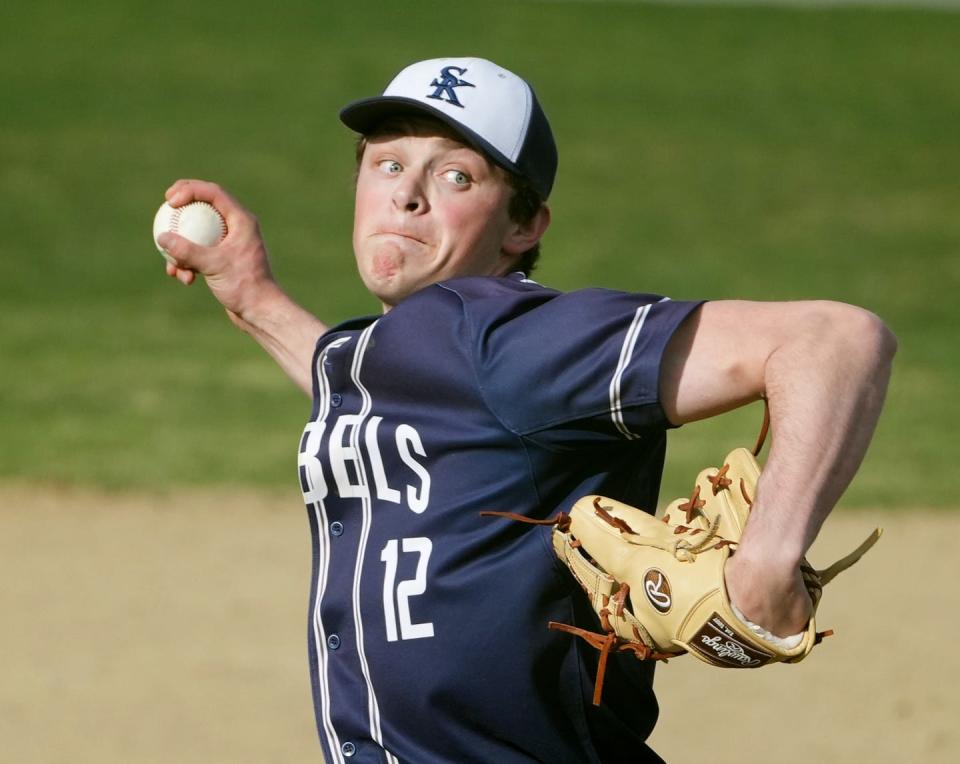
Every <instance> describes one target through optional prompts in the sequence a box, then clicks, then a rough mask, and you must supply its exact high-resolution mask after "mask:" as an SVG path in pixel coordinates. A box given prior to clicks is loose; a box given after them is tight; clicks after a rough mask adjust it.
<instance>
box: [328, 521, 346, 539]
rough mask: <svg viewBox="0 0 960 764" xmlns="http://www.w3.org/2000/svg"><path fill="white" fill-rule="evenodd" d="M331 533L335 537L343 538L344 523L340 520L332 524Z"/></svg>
mask: <svg viewBox="0 0 960 764" xmlns="http://www.w3.org/2000/svg"><path fill="white" fill-rule="evenodd" d="M330 533H332V534H333V535H334V536H342V535H343V523H341V522H340V521H339V520H334V521H333V522H332V523H330Z"/></svg>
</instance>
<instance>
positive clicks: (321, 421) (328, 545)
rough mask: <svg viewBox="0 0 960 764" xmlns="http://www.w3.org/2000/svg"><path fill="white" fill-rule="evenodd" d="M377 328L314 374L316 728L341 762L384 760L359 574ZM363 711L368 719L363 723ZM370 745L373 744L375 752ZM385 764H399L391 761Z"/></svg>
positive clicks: (333, 348) (367, 519)
mask: <svg viewBox="0 0 960 764" xmlns="http://www.w3.org/2000/svg"><path fill="white" fill-rule="evenodd" d="M374 326H375V324H374V325H371V326H370V327H368V328H367V329H366V330H365V331H364V332H363V333H361V334H360V335H359V336H358V337H355V341H350V338H339V339H338V340H335V341H334V342H332V343H330V345H328V346H327V348H325V349H324V350H323V351H321V353H320V355H319V357H318V362H317V367H316V369H315V373H316V375H317V383H318V384H317V389H318V403H319V405H318V407H317V416H316V420H315V422H314V423H313V426H314V427H315V428H317V429H318V430H319V431H320V433H319V438H315V439H314V441H313V443H312V444H311V445H313V446H314V447H316V448H317V451H316V452H315V453H314V455H313V457H314V458H313V459H312V461H313V464H312V467H313V469H314V470H317V469H319V470H320V471H321V473H322V474H321V478H320V479H321V480H322V481H323V482H324V485H325V487H328V489H329V490H327V491H325V492H324V493H325V498H324V500H323V501H321V502H319V506H315V509H314V511H315V513H316V515H315V523H312V525H315V527H316V531H315V538H314V544H315V554H316V555H317V557H318V559H319V564H318V566H317V574H316V575H317V580H316V581H315V582H314V586H313V590H314V591H315V596H314V599H313V601H312V604H311V631H312V634H313V640H314V647H315V652H316V656H317V657H316V665H314V666H312V667H311V668H312V673H313V675H314V681H315V682H316V685H317V686H316V688H315V698H316V700H317V708H316V713H317V724H318V728H319V729H320V730H321V735H323V736H324V737H326V739H327V741H328V744H329V753H330V755H331V757H332V759H333V760H335V761H340V760H342V759H343V758H344V757H346V758H349V759H350V760H351V761H358V760H375V761H383V760H384V751H383V749H382V745H383V741H382V733H381V729H380V712H379V706H378V704H377V700H376V695H375V692H374V688H373V682H372V679H371V676H370V671H369V667H368V664H367V660H366V655H365V648H364V633H363V622H362V616H361V612H360V582H361V574H362V571H363V565H364V558H365V555H366V551H367V550H366V546H367V540H368V537H369V531H370V524H371V520H372V506H371V501H372V497H371V492H370V488H369V485H370V483H369V480H368V470H367V466H366V464H365V458H364V454H363V450H362V445H361V432H362V431H363V424H364V422H365V420H366V419H367V417H368V416H369V414H370V408H371V398H370V395H369V393H368V392H367V390H366V388H365V387H364V386H363V384H362V382H361V380H360V371H361V369H362V366H363V358H364V355H365V353H366V351H367V348H368V342H369V337H370V333H371V332H372V330H373V328H374ZM309 427H310V425H308V428H309ZM315 505H316V503H315ZM309 507H310V504H309V503H308V508H309ZM364 696H365V697H364ZM363 709H366V715H365V716H366V719H361V718H360V715H361V714H362V710H363ZM371 740H372V741H373V742H374V743H375V745H374V746H373V747H372V749H371V743H370V741H371ZM364 749H367V750H364ZM364 753H366V754H367V756H369V757H370V758H369V759H367V758H365V757H364V755H363V754H364ZM386 760H387V761H388V762H390V761H395V759H394V757H392V756H391V755H390V754H386Z"/></svg>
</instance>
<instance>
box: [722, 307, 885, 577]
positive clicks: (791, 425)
mask: <svg viewBox="0 0 960 764" xmlns="http://www.w3.org/2000/svg"><path fill="white" fill-rule="evenodd" d="M807 322H808V325H807V326H805V327H803V331H798V332H796V333H795V334H794V337H793V339H792V340H791V341H790V342H788V343H785V344H784V345H782V346H781V347H778V348H777V349H776V350H774V351H773V352H772V353H771V354H770V357H769V358H768V360H767V363H766V368H765V374H764V376H765V387H766V391H765V392H766V396H767V399H768V401H769V404H770V416H771V423H772V431H773V441H772V445H771V450H770V456H769V458H768V460H767V464H766V468H765V470H764V473H763V476H762V478H761V481H760V484H759V486H758V496H757V500H756V503H755V506H754V511H753V512H752V514H751V519H750V522H749V523H748V525H747V529H746V532H745V533H744V536H743V539H742V543H741V552H743V554H744V556H757V557H760V558H763V559H764V560H765V562H768V563H769V562H773V561H775V560H776V561H779V562H780V563H781V564H795V563H796V562H797V561H799V559H800V558H801V557H802V556H803V555H804V554H805V553H806V551H807V549H808V548H809V547H810V545H811V544H812V543H813V540H814V539H815V538H816V535H817V533H818V532H819V530H820V527H821V525H822V524H823V521H824V519H825V518H826V517H827V515H828V514H829V512H830V511H831V510H832V509H833V507H834V506H835V505H836V503H837V501H838V500H839V498H840V496H841V495H842V493H843V492H844V490H845V489H846V488H847V486H848V485H849V483H850V481H851V479H852V478H853V476H854V473H855V472H856V470H857V468H858V467H859V466H860V464H861V462H862V460H863V457H864V454H865V453H866V450H867V446H868V445H869V442H870V439H871V438H872V436H873V432H874V429H875V427H876V423H877V419H878V418H879V416H880V410H881V407H882V405H883V400H884V396H885V393H886V389H887V383H888V381H889V378H890V368H891V362H892V359H893V355H894V353H895V350H896V341H895V339H894V337H893V335H892V334H891V333H890V331H889V330H888V329H887V328H886V327H885V326H884V325H883V323H882V322H881V321H880V320H879V319H877V318H876V317H875V316H873V315H872V314H870V313H868V312H866V311H862V310H859V309H857V308H853V307H851V306H846V305H839V304H822V305H819V306H817V308H816V309H815V310H813V311H812V312H811V315H810V316H809V318H808V319H807ZM788 497H789V498H788Z"/></svg>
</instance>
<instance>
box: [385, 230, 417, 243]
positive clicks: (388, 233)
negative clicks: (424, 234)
mask: <svg viewBox="0 0 960 764" xmlns="http://www.w3.org/2000/svg"><path fill="white" fill-rule="evenodd" d="M373 235H374V236H396V237H398V238H401V239H409V240H410V241H415V242H417V243H419V244H426V243H427V242H425V241H424V240H423V239H421V238H420V237H419V236H415V235H414V234H412V233H410V232H409V231H377V232H376V233H374V234H373Z"/></svg>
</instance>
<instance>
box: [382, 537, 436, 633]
mask: <svg viewBox="0 0 960 764" xmlns="http://www.w3.org/2000/svg"><path fill="white" fill-rule="evenodd" d="M400 549H402V550H403V553H404V554H414V553H416V554H418V555H419V558H418V560H417V570H416V573H415V574H414V577H413V578H412V579H409V580H406V581H400V582H398V581H397V560H398V559H399V551H398V550H400ZM432 551H433V542H431V541H430V539H428V538H424V537H418V538H409V539H390V540H389V541H388V542H387V543H386V545H385V546H384V547H383V549H382V550H381V551H380V560H381V561H382V562H383V563H385V565H386V570H384V573H383V615H384V620H385V621H386V624H387V641H388V642H396V641H397V639H398V638H399V639H423V638H424V637H432V636H433V622H432V621H427V622H425V623H413V621H412V619H411V618H410V598H411V597H416V596H418V595H421V594H423V593H424V592H425V591H426V590H427V563H428V562H429V561H430V553H431V552H432ZM394 601H396V607H395V606H394ZM398 625H399V632H400V633H399V637H398V636H397V627H398Z"/></svg>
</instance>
